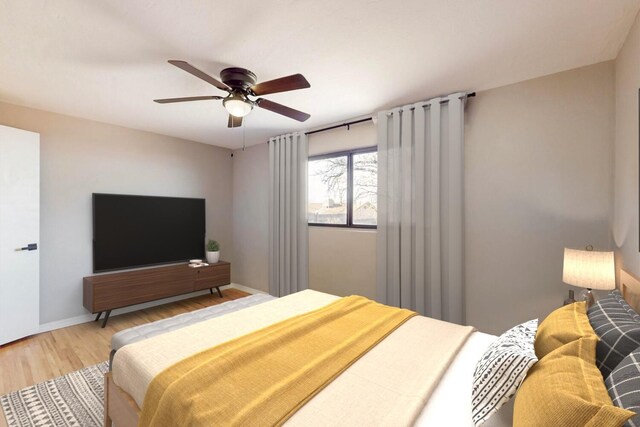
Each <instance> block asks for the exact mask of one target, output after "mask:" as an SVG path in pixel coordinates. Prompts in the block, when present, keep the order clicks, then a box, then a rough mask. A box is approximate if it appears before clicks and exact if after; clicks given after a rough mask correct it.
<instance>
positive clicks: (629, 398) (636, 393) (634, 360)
mask: <svg viewBox="0 0 640 427" xmlns="http://www.w3.org/2000/svg"><path fill="white" fill-rule="evenodd" d="M604 383H605V385H606V386H607V391H608V392H609V397H611V400H612V401H613V404H614V405H616V406H618V407H619V408H624V409H628V410H630V411H634V412H636V413H637V412H640V348H637V349H636V350H635V351H634V352H633V353H631V354H629V355H628V356H627V357H625V358H624V359H622V362H620V364H619V365H618V366H616V368H615V369H614V370H613V371H611V374H610V375H609V376H608V377H607V379H606V380H605V382H604ZM625 426H626V427H640V415H636V416H635V417H633V418H631V419H630V420H629V421H627V422H626V424H625Z"/></svg>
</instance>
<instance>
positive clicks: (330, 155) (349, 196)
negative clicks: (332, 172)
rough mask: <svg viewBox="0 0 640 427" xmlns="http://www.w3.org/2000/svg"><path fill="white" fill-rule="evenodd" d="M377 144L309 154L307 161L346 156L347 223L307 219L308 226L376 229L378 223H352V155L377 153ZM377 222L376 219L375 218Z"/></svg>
mask: <svg viewBox="0 0 640 427" xmlns="http://www.w3.org/2000/svg"><path fill="white" fill-rule="evenodd" d="M377 152H378V146H377V145H374V146H372V147H363V148H354V149H352V150H345V151H336V152H332V153H326V154H318V155H315V156H309V158H308V161H309V162H312V161H314V160H325V159H332V158H335V157H345V156H346V157H347V223H346V224H327V223H319V222H311V221H309V220H307V225H309V226H310V227H334V228H356V229H365V230H376V229H377V228H378V225H377V224H376V225H369V224H354V223H353V156H354V155H357V154H366V153H377ZM376 222H377V219H376Z"/></svg>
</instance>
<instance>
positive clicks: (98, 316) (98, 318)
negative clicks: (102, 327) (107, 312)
mask: <svg viewBox="0 0 640 427" xmlns="http://www.w3.org/2000/svg"><path fill="white" fill-rule="evenodd" d="M100 316H102V312H100V313H98V315H97V316H96V320H94V322H97V321H98V320H100Z"/></svg>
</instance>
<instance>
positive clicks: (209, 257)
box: [207, 251, 220, 264]
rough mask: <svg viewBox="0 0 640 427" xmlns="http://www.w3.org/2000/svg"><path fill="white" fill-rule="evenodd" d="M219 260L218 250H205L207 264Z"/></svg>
mask: <svg viewBox="0 0 640 427" xmlns="http://www.w3.org/2000/svg"><path fill="white" fill-rule="evenodd" d="M218 261H220V251H215V252H209V251H207V262H208V263H209V264H215V263H216V262H218Z"/></svg>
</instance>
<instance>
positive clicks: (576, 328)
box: [534, 302, 598, 359]
mask: <svg viewBox="0 0 640 427" xmlns="http://www.w3.org/2000/svg"><path fill="white" fill-rule="evenodd" d="M582 337H591V338H595V339H596V340H597V339H598V336H597V335H596V333H595V332H594V331H593V328H592V327H591V324H590V323H589V317H587V306H586V302H576V303H573V304H569V305H565V306H564V307H561V308H559V309H557V310H555V311H554V312H552V313H551V314H550V315H548V316H547V318H546V319H544V321H543V322H542V323H541V324H540V326H538V332H537V333H536V341H535V345H534V346H535V349H536V356H538V359H542V358H543V357H544V356H546V355H547V354H549V353H551V352H552V351H553V350H555V349H557V348H558V347H560V346H562V345H564V344H567V343H570V342H572V341H575V340H577V339H579V338H582Z"/></svg>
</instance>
